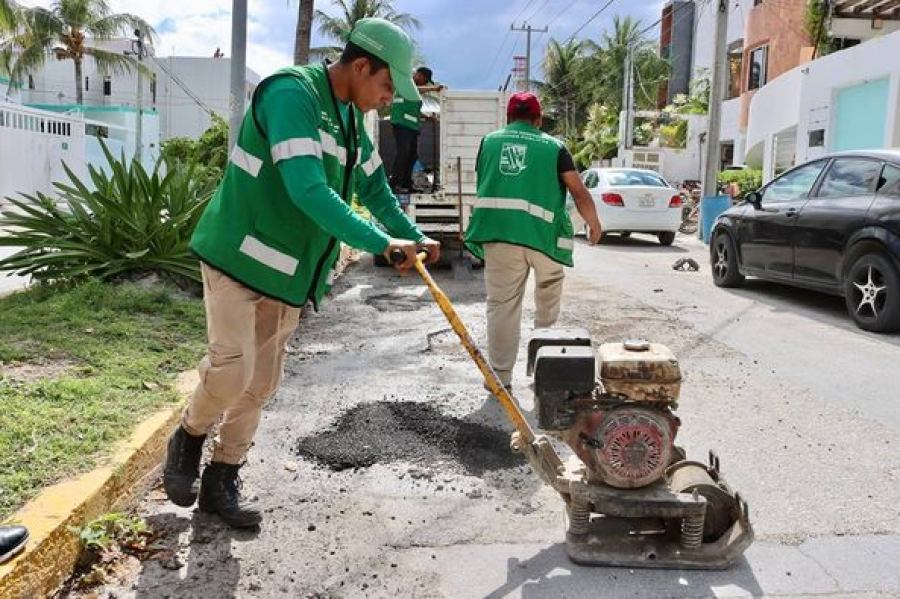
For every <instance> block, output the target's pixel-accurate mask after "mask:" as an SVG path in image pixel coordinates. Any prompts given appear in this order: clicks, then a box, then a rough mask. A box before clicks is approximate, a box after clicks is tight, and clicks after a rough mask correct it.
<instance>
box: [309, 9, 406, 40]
mask: <svg viewBox="0 0 900 599" xmlns="http://www.w3.org/2000/svg"><path fill="white" fill-rule="evenodd" d="M331 3H332V4H333V5H334V6H337V7H338V8H340V13H341V14H340V15H338V16H336V17H332V16H330V15H327V14H325V13H324V12H322V11H321V10H317V11H316V16H315V20H316V21H318V23H319V33H321V34H322V35H327V36H328V37H331V38H333V39H335V40H337V41H339V42H341V43H343V42H346V41H347V36H348V35H349V33H350V30H351V29H353V26H354V25H355V24H356V22H357V21H359V20H360V19H366V18H370V17H380V18H382V19H385V20H387V21H390V22H391V23H394V24H395V25H397V26H398V27H400V28H401V29H405V30H407V31H409V30H410V29H418V28H419V27H421V23H420V22H419V20H418V19H417V18H415V17H414V16H412V15H411V14H409V13H405V12H397V11H396V10H394V7H393V6H391V0H331Z"/></svg>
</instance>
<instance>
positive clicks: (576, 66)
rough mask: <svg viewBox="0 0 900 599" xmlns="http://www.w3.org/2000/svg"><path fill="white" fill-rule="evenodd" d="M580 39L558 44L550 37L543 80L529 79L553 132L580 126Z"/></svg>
mask: <svg viewBox="0 0 900 599" xmlns="http://www.w3.org/2000/svg"><path fill="white" fill-rule="evenodd" d="M584 47H585V43H584V42H583V41H576V40H569V41H567V42H565V43H563V44H560V43H559V42H558V41H557V40H556V39H551V40H550V43H549V44H548V46H547V50H546V53H545V54H544V60H543V64H542V66H543V71H544V81H542V82H541V81H535V82H533V83H534V85H535V87H536V89H537V91H538V93H539V94H540V96H541V99H542V101H543V104H544V107H545V110H544V113H545V115H547V116H548V117H550V120H552V123H548V125H551V127H550V130H551V131H552V132H553V133H557V134H563V135H567V136H568V135H569V134H570V133H572V132H573V130H574V129H580V124H579V120H578V114H579V112H580V113H581V114H584V113H585V107H586V103H585V102H583V101H582V98H581V96H582V94H581V93H580V90H581V85H580V84H581V81H580V74H581V70H582V63H583V59H584V56H583V50H584Z"/></svg>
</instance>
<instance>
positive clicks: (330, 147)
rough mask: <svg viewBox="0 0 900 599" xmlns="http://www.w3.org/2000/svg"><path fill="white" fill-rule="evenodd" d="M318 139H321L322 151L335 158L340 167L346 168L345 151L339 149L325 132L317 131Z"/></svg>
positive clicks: (334, 140)
mask: <svg viewBox="0 0 900 599" xmlns="http://www.w3.org/2000/svg"><path fill="white" fill-rule="evenodd" d="M319 137H320V138H321V139H322V151H323V152H325V153H326V154H331V155H332V156H334V157H335V158H337V159H338V162H340V163H341V166H347V149H346V148H342V147H340V146H339V145H338V142H337V140H336V139H335V138H334V136H333V135H331V134H330V133H328V132H326V131H322V130H321V129H319Z"/></svg>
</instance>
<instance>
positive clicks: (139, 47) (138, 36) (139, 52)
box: [126, 29, 147, 162]
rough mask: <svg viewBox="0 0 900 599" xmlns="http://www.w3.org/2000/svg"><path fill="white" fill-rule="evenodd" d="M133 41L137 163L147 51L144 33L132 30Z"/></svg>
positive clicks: (141, 148)
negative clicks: (135, 72) (135, 63)
mask: <svg viewBox="0 0 900 599" xmlns="http://www.w3.org/2000/svg"><path fill="white" fill-rule="evenodd" d="M134 37H135V39H133V40H131V54H133V55H134V56H136V57H137V61H138V69H137V102H136V108H137V123H136V124H135V128H134V136H135V144H134V159H135V160H137V161H138V162H140V161H141V158H142V157H143V155H144V74H143V73H142V72H141V69H143V68H144V57H145V56H147V49H146V48H145V47H144V32H143V31H141V30H140V29H135V30H134ZM126 54H128V52H126Z"/></svg>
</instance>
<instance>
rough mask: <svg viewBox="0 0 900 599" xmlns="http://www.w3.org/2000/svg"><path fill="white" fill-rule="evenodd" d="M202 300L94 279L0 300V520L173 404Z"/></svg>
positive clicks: (200, 326) (197, 334)
mask: <svg viewBox="0 0 900 599" xmlns="http://www.w3.org/2000/svg"><path fill="white" fill-rule="evenodd" d="M204 326H205V320H204V313H203V303H202V301H201V300H199V299H186V298H184V297H181V296H178V295H176V294H174V293H172V292H170V291H167V290H165V289H161V288H156V289H143V288H140V287H138V286H135V285H121V286H119V285H109V284H104V283H99V282H91V283H86V284H83V285H79V286H52V287H35V288H32V289H30V290H28V291H26V292H23V293H18V294H13V295H11V296H7V297H5V298H0V520H3V519H4V518H5V517H7V516H9V515H10V514H11V513H12V512H13V511H15V510H16V509H18V508H19V507H21V506H22V505H23V504H24V503H25V502H26V501H27V500H28V499H30V498H31V497H33V496H34V495H35V494H36V493H37V492H38V491H40V489H41V488H42V487H44V486H47V485H49V484H52V483H54V482H56V481H58V480H60V479H63V478H66V477H69V476H72V475H74V474H78V473H81V472H85V471H87V470H89V469H90V468H92V467H94V466H95V465H97V464H98V463H99V462H100V461H101V460H102V459H103V457H104V455H105V454H106V453H107V452H108V451H109V450H110V449H112V446H113V444H114V442H115V441H117V440H119V439H121V438H123V437H125V436H127V435H128V434H129V433H130V432H131V431H132V429H133V428H134V426H135V425H136V424H137V423H139V422H140V421H141V419H142V418H144V417H145V416H147V415H148V414H150V413H152V412H153V411H154V410H156V409H158V408H160V407H161V406H163V405H165V404H167V403H171V402H175V401H177V400H178V396H177V394H176V392H175V390H174V384H173V383H174V380H175V375H176V374H178V373H179V372H182V371H184V370H188V369H190V368H193V367H194V366H195V365H196V363H197V360H198V359H199V358H200V357H201V356H202V355H203V351H204V347H205V329H204Z"/></svg>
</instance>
